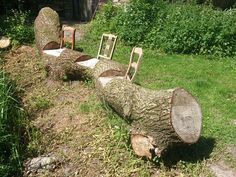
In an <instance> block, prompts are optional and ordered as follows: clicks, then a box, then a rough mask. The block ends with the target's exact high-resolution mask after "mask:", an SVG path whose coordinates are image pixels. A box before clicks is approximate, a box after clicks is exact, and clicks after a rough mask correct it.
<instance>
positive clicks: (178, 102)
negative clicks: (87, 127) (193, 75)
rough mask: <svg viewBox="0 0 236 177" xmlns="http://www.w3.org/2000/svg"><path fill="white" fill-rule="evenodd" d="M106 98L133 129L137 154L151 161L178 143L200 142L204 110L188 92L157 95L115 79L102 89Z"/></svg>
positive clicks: (172, 91) (162, 92) (176, 90)
mask: <svg viewBox="0 0 236 177" xmlns="http://www.w3.org/2000/svg"><path fill="white" fill-rule="evenodd" d="M99 92H102V98H103V99H104V100H105V102H107V103H108V104H109V105H110V106H111V107H112V108H113V109H114V110H115V111H116V112H117V113H118V114H120V115H121V116H122V117H124V118H126V119H127V120H128V121H129V122H131V125H132V127H133V129H132V132H131V134H132V136H131V143H132V147H133V149H134V150H135V152H136V154H138V155H140V156H147V157H149V158H151V157H152V155H153V154H154V153H155V154H156V155H159V156H160V155H161V152H162V151H163V150H164V149H166V148H167V147H169V146H172V145H174V144H178V143H188V144H192V143H195V142H197V140H198V139H199V137H200V133H201V124H202V120H201V117H202V115H201V109H200V106H199V104H198V103H197V102H196V100H195V99H194V98H193V96H192V95H191V94H190V93H188V92H187V91H185V90H184V89H170V90H161V91H153V90H149V89H145V88H143V87H140V86H137V85H135V84H133V83H131V82H130V81H128V80H125V79H113V80H112V81H110V82H109V83H107V85H105V86H104V87H100V88H99Z"/></svg>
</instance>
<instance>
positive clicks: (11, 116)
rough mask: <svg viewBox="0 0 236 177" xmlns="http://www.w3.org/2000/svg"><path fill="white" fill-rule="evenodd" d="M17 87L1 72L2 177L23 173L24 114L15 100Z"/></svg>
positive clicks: (0, 128)
mask: <svg viewBox="0 0 236 177" xmlns="http://www.w3.org/2000/svg"><path fill="white" fill-rule="evenodd" d="M14 96H15V87H14V84H12V83H11V82H10V81H9V80H8V79H7V78H6V76H5V74H4V73H3V72H2V71H1V72H0V111H1V113H0V152H1V153H0V176H3V177H4V176H13V175H16V176H17V175H20V174H21V172H22V148H23V146H24V145H21V144H20V143H23V141H22V140H23V139H21V136H22V129H23V123H24V121H23V114H22V110H21V109H20V108H19V107H18V105H19V104H18V102H17V101H16V100H15V99H14Z"/></svg>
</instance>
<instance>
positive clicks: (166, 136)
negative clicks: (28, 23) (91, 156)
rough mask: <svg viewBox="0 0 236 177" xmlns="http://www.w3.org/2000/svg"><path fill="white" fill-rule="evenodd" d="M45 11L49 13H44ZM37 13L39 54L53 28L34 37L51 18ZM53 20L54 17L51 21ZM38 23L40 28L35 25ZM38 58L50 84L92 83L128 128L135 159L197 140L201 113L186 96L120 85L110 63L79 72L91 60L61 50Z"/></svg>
mask: <svg viewBox="0 0 236 177" xmlns="http://www.w3.org/2000/svg"><path fill="white" fill-rule="evenodd" d="M46 11H50V12H51V10H48V9H47V10H46ZM40 13H41V15H42V16H43V17H39V16H38V17H37V18H38V19H36V22H35V29H36V30H38V31H36V32H35V35H36V41H37V43H38V45H37V47H38V49H39V50H43V49H45V46H47V47H48V46H49V45H48V43H51V42H52V41H55V40H56V38H57V37H56V35H54V34H52V33H54V32H55V31H56V32H57V28H55V27H54V28H53V30H51V31H50V32H47V33H44V31H46V30H44V29H43V32H40V29H38V28H39V27H41V26H42V25H43V24H45V23H47V22H48V21H51V20H48V19H47V18H51V16H50V13H43V12H41V11H40ZM53 15H55V14H54V12H53ZM55 18H58V17H56V15H55ZM39 19H40V20H41V22H37V21H38V20H39ZM44 21H45V22H44ZM55 21H57V20H55ZM52 24H57V23H51V25H52ZM50 35H53V36H54V37H53V38H54V39H55V40H54V39H52V38H51V37H50ZM44 45H45V46H44ZM50 47H52V46H51V45H50ZM50 47H49V48H50ZM42 56H43V57H42V58H43V59H44V62H45V66H46V69H47V70H48V71H49V73H51V75H52V76H53V77H55V78H59V79H64V78H65V77H67V78H68V76H69V78H70V77H71V78H76V77H83V76H85V75H88V76H90V77H92V78H93V79H94V80H95V83H96V84H95V88H96V90H97V93H98V95H99V97H100V98H102V100H105V102H107V103H108V104H109V105H110V106H111V107H112V108H113V109H114V110H115V111H116V112H117V113H118V114H120V115H121V116H122V117H124V118H125V119H127V120H128V121H129V122H130V123H131V125H132V131H131V144H132V147H133V149H134V151H135V153H136V154H137V155H139V156H146V157H148V158H151V157H152V156H153V155H154V154H156V155H158V156H161V154H162V152H163V150H164V149H166V148H168V147H169V146H172V145H174V144H178V143H188V144H192V143H195V142H197V140H198V139H199V137H200V133H201V124H202V114H201V108H200V106H199V104H198V103H197V101H196V100H195V99H194V97H193V96H192V95H191V94H190V93H188V92H187V91H186V90H184V89H179V88H177V89H170V90H161V91H154V90H149V89H145V88H143V87H140V86H138V85H136V84H134V83H131V82H130V81H128V80H126V79H124V76H125V73H126V70H127V67H126V66H125V65H122V64H120V63H118V62H115V61H113V60H99V61H98V62H97V64H96V65H95V67H94V68H91V67H85V66H81V65H79V64H78V63H77V62H78V61H86V60H89V59H91V57H90V56H88V55H84V54H82V53H80V52H77V51H73V50H70V49H66V50H64V51H63V52H62V53H61V55H60V56H59V57H54V56H50V55H47V54H42ZM104 81H105V82H104Z"/></svg>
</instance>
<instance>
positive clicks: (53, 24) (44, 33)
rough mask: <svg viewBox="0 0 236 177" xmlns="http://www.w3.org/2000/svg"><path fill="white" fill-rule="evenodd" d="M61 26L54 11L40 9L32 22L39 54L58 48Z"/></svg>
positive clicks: (47, 8)
mask: <svg viewBox="0 0 236 177" xmlns="http://www.w3.org/2000/svg"><path fill="white" fill-rule="evenodd" d="M60 30H61V25H60V21H59V16H58V14H57V12H56V11H54V10H52V9H51V8H49V7H45V8H42V9H41V10H40V12H39V14H38V16H37V18H36V19H35V22H34V33H35V42H36V46H37V48H38V49H39V52H42V51H43V50H47V49H58V48H60Z"/></svg>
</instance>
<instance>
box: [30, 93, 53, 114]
mask: <svg viewBox="0 0 236 177" xmlns="http://www.w3.org/2000/svg"><path fill="white" fill-rule="evenodd" d="M32 102H33V103H32V104H33V108H34V109H36V110H38V111H43V110H46V109H48V108H49V107H50V106H52V103H51V101H50V100H49V99H48V98H46V97H43V96H36V97H33V98H32Z"/></svg>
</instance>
